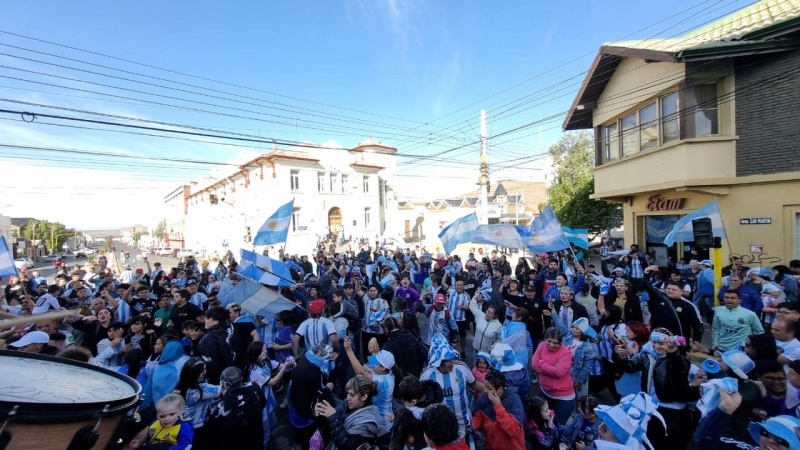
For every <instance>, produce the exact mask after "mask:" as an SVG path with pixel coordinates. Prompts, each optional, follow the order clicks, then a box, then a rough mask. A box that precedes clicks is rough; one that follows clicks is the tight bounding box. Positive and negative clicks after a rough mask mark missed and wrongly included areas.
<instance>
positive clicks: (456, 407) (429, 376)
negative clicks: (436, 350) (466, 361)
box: [419, 364, 475, 436]
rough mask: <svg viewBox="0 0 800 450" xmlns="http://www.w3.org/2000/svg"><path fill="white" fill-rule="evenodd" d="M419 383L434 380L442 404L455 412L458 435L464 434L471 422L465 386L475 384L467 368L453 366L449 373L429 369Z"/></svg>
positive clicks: (457, 365)
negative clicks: (442, 401) (440, 391)
mask: <svg viewBox="0 0 800 450" xmlns="http://www.w3.org/2000/svg"><path fill="white" fill-rule="evenodd" d="M419 378H420V380H421V381H425V380H434V381H436V382H437V383H438V384H439V386H441V387H442V391H444V404H445V405H447V406H449V407H450V409H452V410H453V411H455V413H456V417H458V435H459V436H464V435H465V434H466V424H467V423H469V422H470V421H471V420H472V413H471V411H470V404H469V403H470V402H469V397H467V386H468V385H470V384H472V383H474V382H475V376H474V375H472V372H470V370H469V368H468V367H467V366H465V365H463V364H455V366H453V371H452V372H450V373H442V372H439V369H438V368H436V367H431V368H428V369H427V370H425V371H424V372H422V375H421V376H420V377H419Z"/></svg>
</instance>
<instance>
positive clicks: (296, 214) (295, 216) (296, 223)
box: [292, 208, 300, 233]
mask: <svg viewBox="0 0 800 450" xmlns="http://www.w3.org/2000/svg"><path fill="white" fill-rule="evenodd" d="M298 230H300V208H295V209H294V211H292V233H294V232H297V231H298Z"/></svg>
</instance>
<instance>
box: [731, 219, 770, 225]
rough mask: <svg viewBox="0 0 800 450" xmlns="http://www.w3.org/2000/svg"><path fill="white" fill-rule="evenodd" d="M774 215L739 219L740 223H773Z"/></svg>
mask: <svg viewBox="0 0 800 450" xmlns="http://www.w3.org/2000/svg"><path fill="white" fill-rule="evenodd" d="M771 224H772V217H745V218H742V219H739V225H771Z"/></svg>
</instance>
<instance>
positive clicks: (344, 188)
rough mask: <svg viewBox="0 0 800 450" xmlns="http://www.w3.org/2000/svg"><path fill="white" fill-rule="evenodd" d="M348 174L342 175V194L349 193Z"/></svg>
mask: <svg viewBox="0 0 800 450" xmlns="http://www.w3.org/2000/svg"><path fill="white" fill-rule="evenodd" d="M347 181H348V179H347V175H342V194H346V193H347Z"/></svg>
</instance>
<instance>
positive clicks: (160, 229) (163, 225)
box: [153, 219, 167, 242]
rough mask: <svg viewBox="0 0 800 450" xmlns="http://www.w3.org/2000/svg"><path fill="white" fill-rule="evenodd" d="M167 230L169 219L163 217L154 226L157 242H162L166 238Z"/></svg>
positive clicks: (154, 235)
mask: <svg viewBox="0 0 800 450" xmlns="http://www.w3.org/2000/svg"><path fill="white" fill-rule="evenodd" d="M166 232H167V219H161V220H160V221H159V222H158V225H156V226H155V227H154V228H153V237H154V238H156V242H161V240H162V239H164V233H166Z"/></svg>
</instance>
